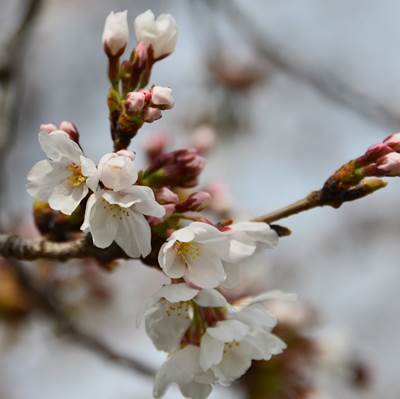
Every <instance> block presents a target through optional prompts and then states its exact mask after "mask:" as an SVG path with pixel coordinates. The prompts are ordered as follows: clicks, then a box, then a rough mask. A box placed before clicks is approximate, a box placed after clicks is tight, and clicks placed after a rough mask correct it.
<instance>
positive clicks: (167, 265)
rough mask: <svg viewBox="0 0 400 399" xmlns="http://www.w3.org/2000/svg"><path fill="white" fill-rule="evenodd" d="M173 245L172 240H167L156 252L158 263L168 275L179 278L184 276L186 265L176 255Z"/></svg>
mask: <svg viewBox="0 0 400 399" xmlns="http://www.w3.org/2000/svg"><path fill="white" fill-rule="evenodd" d="M174 245H175V242H174V241H168V242H166V243H164V244H163V245H162V247H161V249H160V252H159V254H158V263H159V264H160V267H161V269H162V270H163V271H164V273H165V274H166V275H167V276H168V277H171V278H180V277H183V276H184V274H185V271H186V266H185V264H184V263H183V262H182V261H181V259H180V258H179V257H178V256H177V254H176V251H175V248H174Z"/></svg>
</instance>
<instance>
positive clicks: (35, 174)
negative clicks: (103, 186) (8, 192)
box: [27, 130, 98, 215]
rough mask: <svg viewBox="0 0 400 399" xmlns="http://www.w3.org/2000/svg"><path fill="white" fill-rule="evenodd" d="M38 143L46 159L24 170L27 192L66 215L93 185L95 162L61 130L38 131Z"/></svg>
mask: <svg viewBox="0 0 400 399" xmlns="http://www.w3.org/2000/svg"><path fill="white" fill-rule="evenodd" d="M39 143H40V145H41V147H42V149H43V151H44V152H45V153H46V155H47V157H48V160H43V161H39V162H38V163H37V164H35V165H34V166H33V168H32V169H31V171H30V172H29V173H28V177H27V180H28V182H27V191H28V193H29V194H30V195H32V196H33V197H35V198H37V199H40V200H42V201H47V202H48V203H49V206H50V207H51V208H52V209H54V210H56V211H61V212H62V213H65V214H67V215H70V214H71V213H72V212H73V211H74V210H75V209H76V207H77V206H78V205H79V203H80V202H81V201H82V199H83V198H85V196H86V195H87V194H88V192H89V188H90V189H95V187H96V186H97V181H98V180H97V171H96V165H95V164H94V162H93V161H92V160H90V159H88V158H86V157H84V156H83V152H82V150H81V148H80V147H79V145H78V144H77V143H76V142H74V141H73V140H71V138H70V137H69V136H68V134H67V133H66V132H64V131H61V130H55V131H53V132H51V133H47V132H40V133H39Z"/></svg>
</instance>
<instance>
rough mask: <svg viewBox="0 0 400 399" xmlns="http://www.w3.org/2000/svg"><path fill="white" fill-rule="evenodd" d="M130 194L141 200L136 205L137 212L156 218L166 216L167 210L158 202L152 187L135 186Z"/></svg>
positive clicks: (130, 190)
mask: <svg viewBox="0 0 400 399" xmlns="http://www.w3.org/2000/svg"><path fill="white" fill-rule="evenodd" d="M129 192H130V193H131V194H132V195H133V196H134V197H136V198H137V199H139V200H140V201H138V202H135V204H134V209H135V210H136V211H137V212H140V213H143V214H144V215H147V216H154V217H163V216H164V215H165V209H164V208H163V207H162V206H161V205H160V204H159V203H158V202H157V201H156V199H155V197H154V192H153V190H152V189H151V188H150V187H145V186H133V187H131V188H130V189H129Z"/></svg>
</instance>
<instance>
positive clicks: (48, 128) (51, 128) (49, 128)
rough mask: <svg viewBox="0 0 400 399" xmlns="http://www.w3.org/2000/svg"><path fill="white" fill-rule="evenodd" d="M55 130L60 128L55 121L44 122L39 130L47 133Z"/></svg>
mask: <svg viewBox="0 0 400 399" xmlns="http://www.w3.org/2000/svg"><path fill="white" fill-rule="evenodd" d="M54 130H58V127H57V126H56V125H54V124H53V123H42V124H41V125H40V128H39V131H41V132H45V133H51V132H54Z"/></svg>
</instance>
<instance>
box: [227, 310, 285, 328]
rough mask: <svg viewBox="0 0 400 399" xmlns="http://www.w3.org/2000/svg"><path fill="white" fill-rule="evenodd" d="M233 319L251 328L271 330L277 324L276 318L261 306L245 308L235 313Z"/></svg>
mask: <svg viewBox="0 0 400 399" xmlns="http://www.w3.org/2000/svg"><path fill="white" fill-rule="evenodd" d="M233 317H234V318H235V319H236V320H239V321H241V322H242V323H244V324H247V325H248V326H250V327H252V328H266V329H271V328H273V327H275V326H276V323H277V320H276V318H275V317H274V316H273V315H272V314H271V313H270V312H269V311H268V310H267V309H266V308H264V307H263V306H262V305H252V306H248V307H245V308H243V309H242V310H241V311H239V312H237V313H235V314H234V316H233Z"/></svg>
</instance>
